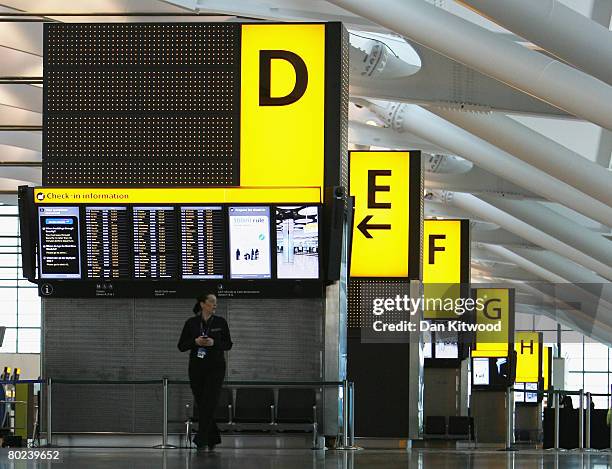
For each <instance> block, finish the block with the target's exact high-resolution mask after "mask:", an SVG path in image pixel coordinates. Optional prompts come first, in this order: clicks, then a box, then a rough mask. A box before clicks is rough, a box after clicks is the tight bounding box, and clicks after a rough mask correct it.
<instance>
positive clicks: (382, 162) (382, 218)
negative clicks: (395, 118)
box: [349, 151, 423, 279]
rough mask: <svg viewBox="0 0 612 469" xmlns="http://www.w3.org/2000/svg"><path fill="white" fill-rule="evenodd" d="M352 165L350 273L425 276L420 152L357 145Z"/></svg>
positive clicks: (398, 276) (380, 276) (350, 159)
mask: <svg viewBox="0 0 612 469" xmlns="http://www.w3.org/2000/svg"><path fill="white" fill-rule="evenodd" d="M349 167H350V195H351V196H352V197H354V200H355V213H354V220H353V236H352V238H353V239H352V249H351V269H350V276H351V277H372V278H384V277H396V278H411V279H420V278H421V275H420V270H421V269H420V266H419V263H420V252H421V244H420V243H421V242H422V238H421V233H422V229H421V228H422V225H421V223H422V217H421V207H422V204H421V200H422V197H423V188H422V184H421V177H420V174H421V158H420V153H419V152H408V151H351V152H350V153H349ZM417 236H418V238H417Z"/></svg>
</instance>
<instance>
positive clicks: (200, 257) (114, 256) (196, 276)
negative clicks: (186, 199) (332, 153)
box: [35, 202, 324, 298]
mask: <svg viewBox="0 0 612 469" xmlns="http://www.w3.org/2000/svg"><path fill="white" fill-rule="evenodd" d="M35 213H36V219H35V220H36V222H37V223H38V228H37V231H38V245H39V249H38V251H39V258H38V280H37V283H38V284H39V293H40V294H41V295H43V296H57V297H72V298H74V297H91V296H95V297H100V296H105V297H113V296H115V297H151V296H155V297H157V296H176V297H193V296H197V295H199V294H201V293H202V290H203V289H204V290H210V291H216V292H218V294H219V295H220V296H223V295H225V296H241V297H249V296H252V295H255V294H256V295H261V296H262V297H269V298H286V297H316V296H318V295H319V294H320V291H321V290H320V289H321V288H322V286H323V284H322V281H323V278H324V277H323V274H322V272H321V264H322V259H321V254H320V250H319V242H320V238H321V226H320V217H321V206H320V205H318V204H313V203H307V204H295V205H289V204H286V205H285V204H283V205H263V204H262V205H246V204H243V205H235V204H221V203H207V202H204V203H185V204H176V203H173V204H161V203H157V204H156V203H149V204H146V203H125V202H124V203H116V204H113V203H108V202H107V203H99V204H96V203H92V204H87V203H83V204H74V205H67V204H66V205H60V204H57V205H55V204H49V205H40V206H38V207H36V212H35ZM202 282H210V283H208V284H206V285H203V284H202Z"/></svg>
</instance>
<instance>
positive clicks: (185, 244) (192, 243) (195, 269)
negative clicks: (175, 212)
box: [181, 206, 225, 279]
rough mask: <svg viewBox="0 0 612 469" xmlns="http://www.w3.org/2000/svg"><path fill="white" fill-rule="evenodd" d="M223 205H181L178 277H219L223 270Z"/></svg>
mask: <svg viewBox="0 0 612 469" xmlns="http://www.w3.org/2000/svg"><path fill="white" fill-rule="evenodd" d="M224 222H225V220H224V216H223V207H221V206H200V207H181V251H182V262H181V267H182V269H181V270H182V277H183V278H184V279H222V278H223V274H224V270H225V229H224V228H225V227H224Z"/></svg>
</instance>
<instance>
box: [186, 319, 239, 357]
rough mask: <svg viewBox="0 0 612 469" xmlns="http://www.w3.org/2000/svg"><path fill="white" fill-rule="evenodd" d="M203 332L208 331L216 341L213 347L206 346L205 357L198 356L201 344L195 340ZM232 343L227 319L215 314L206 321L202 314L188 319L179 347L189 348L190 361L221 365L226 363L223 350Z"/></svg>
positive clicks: (227, 348) (230, 346)
mask: <svg viewBox="0 0 612 469" xmlns="http://www.w3.org/2000/svg"><path fill="white" fill-rule="evenodd" d="M202 332H204V333H206V335H208V337H212V339H213V340H214V341H215V343H214V345H213V346H212V347H206V356H205V357H204V358H198V348H199V346H198V345H197V344H196V343H195V340H196V339H197V338H198V337H200V336H201V335H202ZM232 345H233V344H232V338H231V337H230V331H229V327H228V326H227V321H226V320H225V319H223V318H222V317H221V316H216V315H214V314H213V315H212V316H211V317H210V318H208V321H207V322H204V321H203V320H202V317H201V316H200V315H197V316H194V317H192V318H189V319H187V321H185V325H184V326H183V332H181V338H180V339H179V341H178V344H177V347H178V349H179V350H180V351H181V352H186V351H187V350H189V361H190V362H192V361H194V362H198V363H202V364H204V363H208V364H220V365H221V364H224V363H225V356H224V355H223V352H224V351H225V350H229V349H231V348H232Z"/></svg>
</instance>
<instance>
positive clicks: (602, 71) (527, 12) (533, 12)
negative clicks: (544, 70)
mask: <svg viewBox="0 0 612 469" xmlns="http://www.w3.org/2000/svg"><path fill="white" fill-rule="evenodd" d="M458 1H459V3H464V4H466V5H467V6H468V7H469V8H471V9H474V10H476V11H477V12H478V13H480V14H481V15H482V16H485V17H487V18H489V19H491V20H493V21H495V22H496V23H498V24H499V25H501V26H503V27H504V28H506V29H508V30H510V31H512V32H513V33H516V34H517V35H519V36H521V37H523V38H525V39H528V40H530V41H531V42H533V43H534V44H537V45H538V46H540V47H541V48H543V49H545V50H547V51H548V52H550V53H551V54H553V55H554V56H556V57H559V58H560V59H561V60H564V61H566V62H568V63H571V64H573V65H575V66H576V67H578V68H580V69H582V70H583V71H585V72H586V73H589V74H591V75H593V76H594V77H597V78H599V79H600V80H602V81H605V82H607V83H609V84H612V32H610V31H609V30H608V28H607V27H606V28H604V27H603V26H601V25H600V24H597V23H596V22H595V21H592V20H590V19H589V18H587V17H586V16H583V15H581V14H580V13H578V12H576V11H574V10H572V9H571V8H569V7H566V6H565V5H564V4H563V3H561V2H560V1H559V0H537V1H534V0H504V1H490V0H458Z"/></svg>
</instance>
